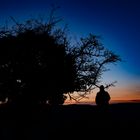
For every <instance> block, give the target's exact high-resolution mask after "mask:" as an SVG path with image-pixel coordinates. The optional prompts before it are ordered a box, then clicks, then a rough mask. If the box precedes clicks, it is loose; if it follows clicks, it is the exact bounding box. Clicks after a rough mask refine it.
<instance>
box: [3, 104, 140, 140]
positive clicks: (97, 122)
mask: <svg viewBox="0 0 140 140" xmlns="http://www.w3.org/2000/svg"><path fill="white" fill-rule="evenodd" d="M111 130H114V132H115V135H116V136H117V135H118V134H119V133H124V130H129V131H128V134H129V132H131V131H133V130H140V104H138V103H130V104H128V103H124V104H113V105H110V106H109V108H108V109H107V110H100V109H98V108H97V106H92V105H64V106H57V107H44V106H43V107H41V106H40V107H38V106H37V107H35V108H34V110H33V109H31V108H29V107H28V109H27V108H26V109H25V107H19V106H5V105H4V106H1V107H0V138H2V140H3V139H10V140H11V139H12V140H15V139H19V140H20V139H25V140H26V139H38V140H42V139H49V138H51V139H53V138H55V139H67V138H71V139H73V137H75V136H76V137H78V139H81V138H83V137H88V136H92V137H94V135H96V134H97V133H96V132H100V133H101V135H98V137H102V132H104V131H108V132H109V133H110V131H111ZM116 130H117V131H116ZM128 134H127V135H128ZM106 135H107V137H108V136H109V137H110V134H107V133H106Z"/></svg>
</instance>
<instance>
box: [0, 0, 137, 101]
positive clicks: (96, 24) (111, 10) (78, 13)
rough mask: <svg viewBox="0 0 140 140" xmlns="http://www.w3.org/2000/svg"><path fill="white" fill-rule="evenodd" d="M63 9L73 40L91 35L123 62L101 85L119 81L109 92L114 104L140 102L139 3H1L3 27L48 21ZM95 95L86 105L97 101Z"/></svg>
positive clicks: (81, 0)
mask: <svg viewBox="0 0 140 140" xmlns="http://www.w3.org/2000/svg"><path fill="white" fill-rule="evenodd" d="M52 5H56V6H59V7H60V8H59V9H58V11H57V12H56V15H57V16H60V17H62V18H63V23H64V24H68V28H69V33H70V35H71V36H73V38H79V37H85V36H87V35H88V34H89V33H93V34H96V35H99V36H101V42H102V43H103V44H104V46H105V47H106V48H108V49H110V50H112V51H114V52H115V53H116V54H119V55H120V56H121V58H122V60H123V61H122V62H119V63H117V65H112V66H110V71H108V72H106V73H105V74H104V75H103V79H102V81H103V82H102V83H103V84H105V83H108V82H112V81H117V83H116V86H115V87H111V88H110V89H109V90H108V91H109V93H110V95H111V99H112V100H140V58H139V57H140V56H139V53H140V46H139V45H140V43H139V42H140V1H139V0H38V1H37V0H23V1H22V0H20V1H19V0H9V1H8V0H1V1H0V24H1V25H3V24H5V23H7V24H8V25H9V24H11V23H10V18H9V17H10V16H13V17H14V18H15V19H17V21H20V22H22V21H24V20H26V19H28V18H30V17H37V16H39V15H41V16H44V17H47V16H48V13H50V10H51V6H52ZM95 95H96V91H93V93H92V94H91V95H90V98H89V99H88V100H87V101H89V100H90V101H94V98H95Z"/></svg>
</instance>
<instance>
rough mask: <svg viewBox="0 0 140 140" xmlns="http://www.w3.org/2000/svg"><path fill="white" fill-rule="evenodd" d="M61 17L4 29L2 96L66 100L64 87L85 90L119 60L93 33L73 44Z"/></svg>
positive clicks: (1, 38) (53, 101)
mask: <svg viewBox="0 0 140 140" xmlns="http://www.w3.org/2000/svg"><path fill="white" fill-rule="evenodd" d="M13 20H14V19H13ZM14 21H15V20H14ZM58 22H59V20H57V19H55V18H51V20H49V22H47V23H46V22H45V23H44V22H43V21H40V20H39V19H38V20H36V19H35V20H34V19H31V20H28V21H26V22H25V23H22V24H19V23H17V22H16V21H15V26H13V27H12V28H10V29H6V28H2V29H1V31H0V100H1V101H4V100H5V99H6V98H8V100H9V101H11V102H20V103H23V104H24V103H26V104H27V103H39V102H42V103H43V102H44V103H49V104H63V103H64V101H65V99H66V96H65V94H66V93H68V94H69V96H70V97H72V96H71V94H70V93H73V92H74V91H81V93H82V92H85V94H86V91H89V90H91V89H92V88H94V86H97V84H98V83H99V82H100V81H99V79H100V78H101V75H102V73H103V72H104V71H105V70H106V69H105V66H106V65H107V64H110V63H115V62H117V61H119V60H120V57H119V56H118V55H116V54H114V53H113V52H111V51H109V50H107V49H105V48H104V47H103V45H102V44H101V43H100V40H99V39H98V37H97V36H95V35H92V34H90V35H89V36H88V37H86V38H82V39H81V41H80V42H79V43H77V44H76V46H71V45H70V44H69V40H68V37H67V35H66V33H65V31H64V30H63V29H60V28H56V24H57V23H58ZM85 94H81V95H82V97H83V96H84V95H85Z"/></svg>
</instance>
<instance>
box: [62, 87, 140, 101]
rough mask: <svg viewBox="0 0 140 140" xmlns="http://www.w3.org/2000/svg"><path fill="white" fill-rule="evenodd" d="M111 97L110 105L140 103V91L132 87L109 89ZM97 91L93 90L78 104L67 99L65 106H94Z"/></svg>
mask: <svg viewBox="0 0 140 140" xmlns="http://www.w3.org/2000/svg"><path fill="white" fill-rule="evenodd" d="M107 91H108V92H109V94H110V96H111V100H110V103H126V102H140V90H139V89H138V88H137V89H136V88H134V87H125V88H122V87H118V88H116V87H115V88H110V89H109V90H107ZM97 92H98V90H94V91H93V92H92V93H91V94H90V95H89V96H88V97H89V98H83V99H82V100H80V101H79V102H76V101H74V100H70V99H69V98H68V99H67V100H66V101H65V104H79V103H80V104H81V103H84V104H95V96H96V93H97Z"/></svg>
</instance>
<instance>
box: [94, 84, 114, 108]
mask: <svg viewBox="0 0 140 140" xmlns="http://www.w3.org/2000/svg"><path fill="white" fill-rule="evenodd" d="M110 99H111V98H110V95H109V93H108V92H107V91H105V88H104V86H103V85H101V86H100V91H99V92H98V93H97V95H96V97H95V102H96V104H97V105H98V106H100V107H105V106H108V105H109V101H110Z"/></svg>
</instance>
